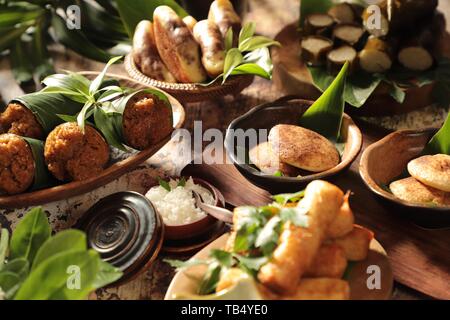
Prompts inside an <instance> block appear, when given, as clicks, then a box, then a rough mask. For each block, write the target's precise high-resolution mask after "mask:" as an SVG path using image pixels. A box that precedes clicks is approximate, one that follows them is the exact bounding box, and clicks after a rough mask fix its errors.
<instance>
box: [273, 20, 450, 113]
mask: <svg viewBox="0 0 450 320" xmlns="http://www.w3.org/2000/svg"><path fill="white" fill-rule="evenodd" d="M446 37H447V39H448V35H446ZM300 39H301V37H300V33H299V32H298V22H295V23H293V24H290V25H287V26H286V27H284V28H283V29H282V30H281V31H280V32H279V33H278V34H277V36H276V37H275V40H277V41H279V42H280V43H281V47H272V50H271V54H272V60H273V64H274V69H273V81H274V83H275V85H276V86H277V87H278V88H279V89H280V90H282V91H283V92H284V93H285V94H298V95H301V96H302V97H303V98H305V99H309V100H315V99H316V98H318V97H319V95H320V90H318V89H317V88H316V87H315V86H314V84H313V81H312V78H311V74H310V73H309V70H308V69H307V67H306V65H305V64H304V63H303V61H302V60H301V57H300V53H301V48H300ZM445 41H448V40H445ZM445 51H446V54H445V55H448V48H446V49H445ZM432 89H433V84H429V85H425V86H423V87H420V88H419V87H417V88H410V89H407V90H406V98H405V101H404V102H403V103H402V104H400V103H398V102H396V101H395V100H394V99H393V98H392V97H391V96H390V95H389V91H388V88H387V87H386V86H385V85H380V86H379V87H378V88H377V89H376V90H375V92H374V93H373V94H372V96H371V97H370V98H369V99H368V100H367V102H366V103H365V104H364V105H363V106H361V107H360V108H355V107H352V106H349V105H348V106H347V109H346V111H347V112H348V113H351V114H355V115H360V116H385V115H393V114H402V113H407V112H409V111H413V110H416V109H419V108H423V107H426V106H428V105H430V104H432V103H433V99H432V97H431V92H432Z"/></svg>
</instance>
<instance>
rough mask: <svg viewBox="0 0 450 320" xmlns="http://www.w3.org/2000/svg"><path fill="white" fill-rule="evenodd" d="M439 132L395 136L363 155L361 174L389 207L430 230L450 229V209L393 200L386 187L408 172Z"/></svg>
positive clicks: (423, 131) (424, 131)
mask: <svg viewBox="0 0 450 320" xmlns="http://www.w3.org/2000/svg"><path fill="white" fill-rule="evenodd" d="M435 133H436V130H434V129H429V130H421V131H412V130H402V131H396V132H393V133H391V134H389V135H387V136H386V137H384V138H383V139H381V140H380V141H377V142H375V143H373V144H372V145H370V146H369V147H368V148H367V149H366V150H365V151H364V152H363V154H362V157H361V162H360V167H359V173H360V175H361V177H362V179H363V181H364V183H365V184H366V185H367V187H369V189H370V190H372V191H373V192H374V193H375V194H376V195H377V196H378V197H379V198H380V199H381V200H382V202H383V204H384V205H385V206H387V207H388V208H389V209H390V210H388V211H389V212H395V213H399V214H401V215H402V216H404V217H406V218H409V219H411V220H413V221H414V222H415V223H417V224H419V225H421V226H424V227H428V228H439V227H450V207H430V206H428V205H425V204H414V203H411V202H407V201H404V200H401V199H399V198H397V197H396V196H394V195H393V194H392V193H391V192H389V190H388V189H387V186H389V184H390V183H391V182H393V181H395V180H397V179H398V178H399V177H400V176H402V175H403V174H404V173H405V171H406V167H407V164H408V162H409V161H411V160H412V159H414V158H417V157H418V156H420V154H421V152H422V150H423V148H424V147H425V145H426V144H427V143H428V141H429V140H430V139H431V137H432V136H433V135H434V134H435Z"/></svg>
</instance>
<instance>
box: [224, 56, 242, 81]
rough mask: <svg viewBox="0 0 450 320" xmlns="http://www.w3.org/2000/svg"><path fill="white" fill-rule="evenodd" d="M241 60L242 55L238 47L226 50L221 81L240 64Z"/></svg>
mask: <svg viewBox="0 0 450 320" xmlns="http://www.w3.org/2000/svg"><path fill="white" fill-rule="evenodd" d="M242 60H244V57H243V56H242V53H241V52H240V51H239V49H237V48H232V49H230V50H228V52H227V55H226V56H225V62H224V67H223V81H222V83H225V81H226V80H227V78H228V76H229V75H230V74H231V72H232V71H233V69H234V68H235V67H237V66H238V65H239V64H241V62H242Z"/></svg>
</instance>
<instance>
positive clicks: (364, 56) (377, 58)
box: [358, 36, 392, 73]
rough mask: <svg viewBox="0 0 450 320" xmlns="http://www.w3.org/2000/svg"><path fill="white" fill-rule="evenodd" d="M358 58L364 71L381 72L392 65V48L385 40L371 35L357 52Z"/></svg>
mask: <svg viewBox="0 0 450 320" xmlns="http://www.w3.org/2000/svg"><path fill="white" fill-rule="evenodd" d="M358 60H359V65H360V66H361V69H363V70H364V71H366V72H369V73H382V72H385V71H388V70H389V69H391V67H392V49H391V47H390V46H389V44H388V43H387V42H386V41H384V40H381V39H380V38H376V37H373V36H371V37H369V39H368V40H367V43H366V46H365V47H364V49H363V50H362V51H361V52H360V53H359V54H358Z"/></svg>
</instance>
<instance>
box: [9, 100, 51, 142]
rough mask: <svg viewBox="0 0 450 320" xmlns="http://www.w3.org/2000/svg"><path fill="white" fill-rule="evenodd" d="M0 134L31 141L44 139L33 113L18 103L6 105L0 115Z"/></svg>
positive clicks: (42, 131)
mask: <svg viewBox="0 0 450 320" xmlns="http://www.w3.org/2000/svg"><path fill="white" fill-rule="evenodd" d="M0 133H13V134H17V135H19V136H23V137H29V138H33V139H43V138H44V130H43V129H42V126H41V125H40V124H39V122H38V121H37V119H36V117H35V115H34V114H33V112H31V111H30V110H29V109H28V108H26V107H24V106H22V105H20V104H18V103H10V104H8V106H7V108H6V109H5V111H4V112H3V113H1V114H0Z"/></svg>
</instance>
